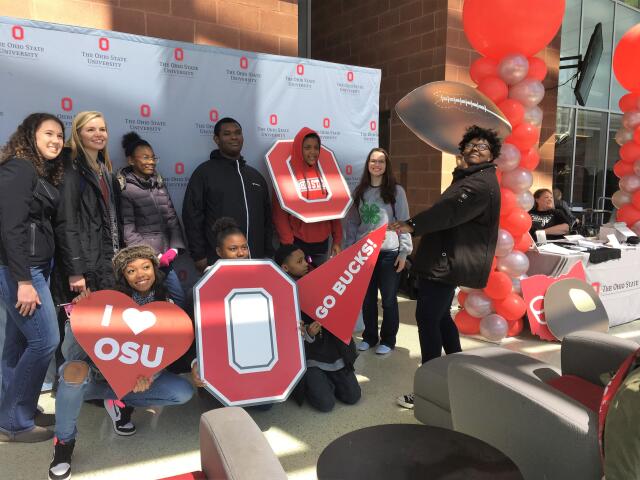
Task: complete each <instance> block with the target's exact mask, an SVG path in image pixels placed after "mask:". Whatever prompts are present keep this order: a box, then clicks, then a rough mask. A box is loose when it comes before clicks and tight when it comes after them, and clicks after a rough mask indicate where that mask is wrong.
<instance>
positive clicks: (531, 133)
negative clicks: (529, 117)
mask: <svg viewBox="0 0 640 480" xmlns="http://www.w3.org/2000/svg"><path fill="white" fill-rule="evenodd" d="M539 138H540V129H539V128H538V127H536V126H535V125H531V124H530V123H521V124H520V125H518V126H517V127H515V128H514V129H513V130H512V131H511V135H509V136H508V137H507V138H505V140H504V141H505V142H507V143H513V144H514V145H515V146H516V147H518V149H520V150H527V151H528V150H529V149H530V148H531V147H534V146H535V145H536V144H537V143H538V139H539Z"/></svg>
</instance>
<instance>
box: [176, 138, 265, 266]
mask: <svg viewBox="0 0 640 480" xmlns="http://www.w3.org/2000/svg"><path fill="white" fill-rule="evenodd" d="M220 217H231V218H233V219H235V220H236V222H238V225H239V226H240V229H241V230H242V231H243V232H244V233H245V235H246V236H247V240H248V241H249V248H250V249H251V256H252V257H253V258H265V257H271V256H272V255H273V243H272V240H273V225H272V223H271V203H270V200H269V189H268V187H267V182H266V181H265V179H264V177H263V176H262V175H261V174H260V172H258V171H257V170H256V169H255V168H253V167H251V166H249V165H247V163H246V162H245V160H244V159H243V158H242V157H240V159H239V160H230V159H228V158H226V157H223V156H222V154H221V153H220V151H219V150H214V151H213V152H211V155H210V159H209V160H208V161H206V162H204V163H201V164H200V165H199V166H198V167H197V168H196V169H195V171H194V172H193V174H192V175H191V178H190V179H189V184H188V185H187V190H186V192H185V195H184V203H183V205H182V222H183V223H184V229H185V232H186V234H187V241H188V243H189V252H190V253H191V257H192V258H193V259H194V260H196V261H197V260H200V259H202V258H205V257H206V258H207V260H208V262H209V264H211V263H213V262H214V261H215V260H216V259H217V258H218V256H217V255H216V240H215V238H213V231H212V227H213V224H214V223H215V221H216V220H217V219H218V218H220Z"/></svg>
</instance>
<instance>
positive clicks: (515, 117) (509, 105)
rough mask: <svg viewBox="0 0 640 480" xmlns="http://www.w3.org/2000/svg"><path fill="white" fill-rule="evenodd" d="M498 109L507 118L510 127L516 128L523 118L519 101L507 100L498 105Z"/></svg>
mask: <svg viewBox="0 0 640 480" xmlns="http://www.w3.org/2000/svg"><path fill="white" fill-rule="evenodd" d="M498 108H499V109H500V110H502V113H504V116H505V117H507V120H509V123H510V124H511V127H516V126H517V125H519V124H521V123H522V119H523V118H524V107H523V106H522V104H521V103H520V102H519V101H517V100H514V99H513V98H507V99H506V100H503V101H501V102H500V103H499V104H498Z"/></svg>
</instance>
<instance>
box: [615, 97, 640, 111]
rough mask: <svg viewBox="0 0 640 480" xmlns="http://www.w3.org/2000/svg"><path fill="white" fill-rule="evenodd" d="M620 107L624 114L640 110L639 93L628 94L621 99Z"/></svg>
mask: <svg viewBox="0 0 640 480" xmlns="http://www.w3.org/2000/svg"><path fill="white" fill-rule="evenodd" d="M618 106H619V107H620V110H622V111H623V112H629V111H631V110H640V94H637V93H627V94H626V95H623V96H622V97H620V101H619V102H618Z"/></svg>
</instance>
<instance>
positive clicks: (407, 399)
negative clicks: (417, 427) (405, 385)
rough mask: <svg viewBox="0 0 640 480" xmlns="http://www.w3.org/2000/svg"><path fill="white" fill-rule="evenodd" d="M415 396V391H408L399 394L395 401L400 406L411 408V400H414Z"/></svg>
mask: <svg viewBox="0 0 640 480" xmlns="http://www.w3.org/2000/svg"><path fill="white" fill-rule="evenodd" d="M415 398H416V394H415V393H408V394H406V395H400V396H399V397H398V398H396V402H398V405H400V406H401V407H404V408H408V409H412V408H413V401H414V400H415Z"/></svg>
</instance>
